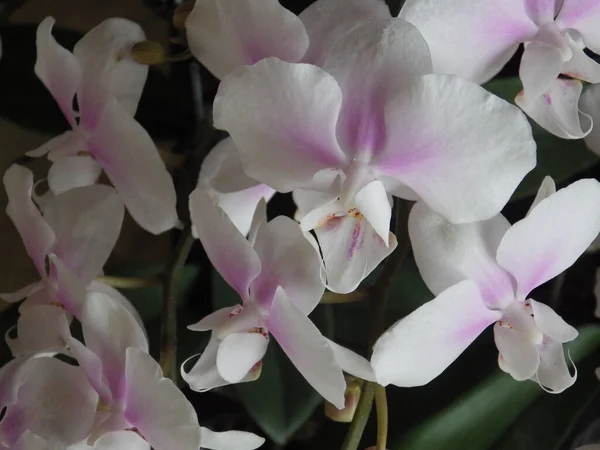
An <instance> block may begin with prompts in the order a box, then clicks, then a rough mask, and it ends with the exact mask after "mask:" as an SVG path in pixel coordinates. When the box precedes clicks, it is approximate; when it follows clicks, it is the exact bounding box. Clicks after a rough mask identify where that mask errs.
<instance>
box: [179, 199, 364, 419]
mask: <svg viewBox="0 0 600 450" xmlns="http://www.w3.org/2000/svg"><path fill="white" fill-rule="evenodd" d="M190 214H191V217H192V222H193V224H194V226H195V228H196V231H197V233H198V237H199V238H200V240H201V241H202V244H203V245H204V249H205V250H206V253H207V255H208V257H209V259H210V260H211V262H212V264H213V266H214V267H215V268H216V269H217V270H218V271H219V273H220V274H221V276H222V277H223V278H224V279H225V281H226V282H227V283H229V285H230V286H231V287H232V288H233V289H235V290H236V292H237V293H238V294H239V295H240V298H241V300H242V305H239V306H234V307H229V308H223V309H220V310H218V311H215V312H214V313H212V314H210V315H209V316H207V317H205V318H204V319H202V320H201V321H200V322H198V323H197V324H195V325H191V326H190V327H189V328H190V329H191V330H195V331H209V330H212V335H211V340H210V342H209V344H208V347H207V348H206V350H205V351H204V353H203V354H202V356H201V357H200V359H199V360H198V361H197V362H196V364H195V365H194V367H193V368H192V369H191V370H190V371H189V372H186V371H185V370H184V366H182V376H183V378H184V379H185V380H186V381H187V382H188V384H189V385H190V387H191V388H192V389H194V390H197V391H203V390H207V389H212V388H214V387H217V386H222V385H225V384H230V383H239V382H241V381H249V380H251V379H255V378H256V376H257V375H256V370H257V368H258V367H259V366H260V364H261V360H262V357H263V356H264V354H265V352H266V350H267V345H268V343H269V334H271V335H273V336H274V337H275V339H277V341H278V342H279V344H280V345H281V347H282V349H283V351H284V352H285V353H286V354H287V355H288V357H289V358H290V360H291V361H292V363H293V364H294V365H295V366H296V368H297V369H298V371H299V372H300V373H301V374H302V375H303V376H304V377H305V378H306V379H307V381H308V382H309V383H310V384H311V385H312V386H313V387H314V388H315V389H316V390H317V391H318V392H319V393H320V394H321V395H322V396H323V397H325V398H326V399H327V400H328V401H330V402H331V403H332V404H334V405H336V406H337V407H338V408H342V407H343V406H344V389H345V381H344V376H343V374H342V369H344V370H347V371H349V372H350V373H353V374H358V376H362V377H364V378H367V379H372V377H373V375H372V371H371V370H370V367H369V364H368V362H367V361H366V360H364V358H361V357H359V356H358V355H355V354H354V353H352V352H350V351H349V350H346V349H344V348H342V347H340V346H337V345H336V344H333V343H331V342H330V341H328V340H327V339H326V338H325V337H324V336H323V335H322V334H321V332H320V331H319V330H318V329H317V327H316V326H315V325H314V324H313V323H312V322H311V321H310V319H308V317H307V315H308V314H309V313H310V312H311V311H312V310H313V309H314V308H315V307H316V306H317V304H318V303H319V301H320V299H321V296H322V295H323V292H324V284H323V280H322V277H321V264H320V261H319V256H318V254H317V252H316V251H315V248H314V247H313V245H312V244H311V243H310V242H309V241H308V240H307V239H306V237H305V235H304V233H303V232H302V230H301V229H300V227H299V226H298V224H296V223H295V222H294V221H293V220H291V219H288V218H286V217H282V216H280V217H277V218H276V219H274V220H272V221H271V222H268V223H267V221H266V212H265V203H264V201H261V203H259V208H258V209H257V213H256V215H255V219H254V223H253V226H252V228H251V230H250V236H249V240H246V238H245V237H244V236H243V235H242V234H240V232H239V231H238V230H237V229H236V227H235V226H234V224H233V223H232V222H231V220H230V219H229V217H228V216H227V215H226V214H225V212H224V211H223V210H222V209H221V208H219V207H218V206H216V205H215V204H214V200H213V199H212V198H211V197H210V195H209V194H208V193H207V192H206V191H204V190H202V189H196V191H194V192H193V193H192V195H191V196H190Z"/></svg>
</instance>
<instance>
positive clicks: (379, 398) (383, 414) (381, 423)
mask: <svg viewBox="0 0 600 450" xmlns="http://www.w3.org/2000/svg"><path fill="white" fill-rule="evenodd" d="M375 409H376V411H377V450H386V448H387V435H388V407H387V396H386V393H385V388H384V387H383V386H380V385H377V386H375Z"/></svg>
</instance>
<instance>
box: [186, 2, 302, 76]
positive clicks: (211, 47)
mask: <svg viewBox="0 0 600 450" xmlns="http://www.w3.org/2000/svg"><path fill="white" fill-rule="evenodd" d="M185 28H186V32H187V37H188V43H189V45H190V50H191V51H192V53H193V54H194V56H195V57H196V58H198V60H199V61H200V62H201V63H202V64H203V65H204V66H206V68H207V69H208V70H210V71H211V72H212V73H213V75H215V76H216V77H217V78H219V79H222V78H224V77H225V75H227V74H229V73H230V72H232V71H234V70H235V69H237V68H239V67H242V66H245V65H251V64H254V63H255V62H257V61H260V60H261V59H263V58H266V57H270V56H274V57H277V58H280V59H282V60H284V61H290V62H297V61H299V60H300V59H301V58H302V56H303V55H304V53H305V52H306V49H307V48H308V36H307V35H306V30H305V29H304V26H303V25H302V22H301V21H300V19H299V18H298V17H297V16H296V15H295V14H293V13H292V12H290V11H288V10H287V9H285V8H284V7H283V6H281V5H280V3H279V2H278V1H277V0H266V1H261V2H238V1H235V0H202V1H198V2H196V3H195V5H194V8H193V9H192V11H191V13H190V14H189V16H188V18H187V20H186V22H185Z"/></svg>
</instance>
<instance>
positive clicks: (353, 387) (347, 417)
mask: <svg viewBox="0 0 600 450" xmlns="http://www.w3.org/2000/svg"><path fill="white" fill-rule="evenodd" d="M345 378H346V392H345V393H344V398H345V401H346V403H345V406H344V408H343V409H337V408H336V407H335V406H333V405H332V404H331V403H329V402H325V415H326V416H327V417H329V418H330V419H331V420H333V421H335V422H342V423H350V422H352V419H353V418H354V413H355V411H356V407H357V406H358V400H359V399H360V394H361V391H362V384H363V381H362V380H361V379H360V378H356V377H353V376H351V375H346V376H345Z"/></svg>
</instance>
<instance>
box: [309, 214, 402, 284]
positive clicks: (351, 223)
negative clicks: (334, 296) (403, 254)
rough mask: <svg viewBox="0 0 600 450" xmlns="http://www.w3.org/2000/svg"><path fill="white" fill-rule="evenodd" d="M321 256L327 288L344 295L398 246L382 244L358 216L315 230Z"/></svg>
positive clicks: (391, 240)
mask: <svg viewBox="0 0 600 450" xmlns="http://www.w3.org/2000/svg"><path fill="white" fill-rule="evenodd" d="M315 233H316V235H317V239H318V241H319V246H320V247H321V252H322V254H323V262H324V264H325V269H326V274H327V287H328V289H330V290H331V291H334V292H338V293H341V294H347V293H349V292H352V291H353V290H355V289H356V288H357V287H358V285H359V284H360V283H361V281H362V280H364V279H365V278H366V277H367V276H368V275H369V274H370V273H371V272H372V271H373V270H374V269H375V268H376V267H377V266H378V265H379V263H381V261H383V259H384V258H386V257H387V256H388V255H389V254H390V253H392V252H393V251H394V250H395V248H396V246H397V245H398V242H397V241H396V237H395V236H394V235H393V234H392V233H389V235H388V236H389V238H388V242H385V241H384V240H383V239H381V237H380V236H379V235H378V234H377V232H376V231H375V230H374V229H373V227H372V226H371V225H370V224H369V223H368V222H367V220H366V219H365V218H364V217H362V215H361V214H360V213H358V214H355V215H346V216H343V217H334V218H332V219H330V220H329V221H327V223H325V224H324V225H323V226H320V227H318V228H316V229H315Z"/></svg>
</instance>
